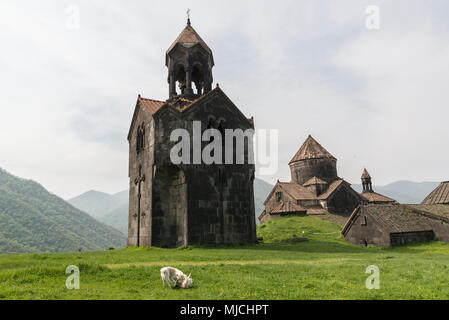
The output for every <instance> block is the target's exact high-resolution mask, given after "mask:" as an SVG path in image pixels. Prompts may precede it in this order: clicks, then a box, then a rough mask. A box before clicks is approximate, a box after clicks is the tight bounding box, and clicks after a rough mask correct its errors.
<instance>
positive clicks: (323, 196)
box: [259, 135, 365, 223]
mask: <svg viewBox="0 0 449 320" xmlns="http://www.w3.org/2000/svg"><path fill="white" fill-rule="evenodd" d="M289 166H290V172H291V180H290V182H281V181H279V180H278V181H277V183H276V185H275V186H274V188H273V190H272V191H271V192H270V194H269V195H268V197H267V198H266V200H265V202H264V205H265V210H264V211H263V212H262V214H261V215H260V216H259V221H260V222H262V223H263V222H265V221H268V220H271V219H275V218H278V217H281V216H286V215H292V214H308V215H318V216H319V215H326V214H335V215H338V216H340V217H347V216H349V215H350V214H351V213H352V212H353V211H354V209H355V208H356V207H357V206H358V205H359V204H361V203H363V202H364V201H365V200H364V198H363V197H362V195H361V194H359V193H358V192H356V191H355V190H354V189H352V187H351V184H350V183H348V182H347V181H345V180H344V179H342V178H339V177H338V174H337V159H336V158H335V157H334V156H333V155H332V154H331V153H329V152H328V151H327V150H326V149H325V148H324V147H323V146H322V145H321V144H319V143H318V142H317V141H316V140H315V139H314V138H313V137H312V136H310V135H309V136H308V137H307V139H306V141H305V142H304V143H303V144H302V146H301V147H300V148H299V150H298V151H297V152H296V154H295V155H294V157H293V158H292V159H291V160H290V162H289Z"/></svg>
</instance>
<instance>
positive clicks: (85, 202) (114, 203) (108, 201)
mask: <svg viewBox="0 0 449 320" xmlns="http://www.w3.org/2000/svg"><path fill="white" fill-rule="evenodd" d="M272 188H273V185H271V184H269V183H268V182H265V181H263V180H261V179H257V178H256V179H255V180H254V205H255V214H256V218H257V217H258V216H259V215H260V214H261V213H262V211H263V210H264V205H263V202H264V201H265V199H266V197H267V196H268V194H269V193H270V191H271V189H272ZM128 196H129V192H128V190H124V191H121V192H119V193H116V194H113V195H111V194H107V193H104V192H99V191H93V190H91V191H88V192H85V193H83V194H81V195H79V196H77V197H75V198H72V199H69V200H67V201H68V202H69V203H71V204H72V205H73V206H74V207H76V208H78V209H80V210H82V211H84V212H87V213H89V214H90V215H91V216H93V217H95V218H97V219H98V220H100V221H101V222H103V223H104V224H107V225H108V226H111V227H113V228H115V229H117V230H120V231H121V232H123V233H124V234H128V208H129V202H128ZM256 223H257V224H258V223H259V220H258V219H256Z"/></svg>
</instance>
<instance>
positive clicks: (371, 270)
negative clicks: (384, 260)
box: [365, 265, 380, 290]
mask: <svg viewBox="0 0 449 320" xmlns="http://www.w3.org/2000/svg"><path fill="white" fill-rule="evenodd" d="M365 273H368V274H370V276H369V277H368V278H366V282H365V285H366V288H367V289H368V290H372V289H376V290H377V289H380V270H379V267H378V266H376V265H370V266H368V267H366V270H365Z"/></svg>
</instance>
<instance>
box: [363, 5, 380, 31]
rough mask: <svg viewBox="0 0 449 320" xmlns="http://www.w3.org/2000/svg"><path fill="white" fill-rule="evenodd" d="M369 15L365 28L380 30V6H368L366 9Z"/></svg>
mask: <svg viewBox="0 0 449 320" xmlns="http://www.w3.org/2000/svg"><path fill="white" fill-rule="evenodd" d="M365 13H366V15H367V17H366V19H365V27H366V28H367V29H368V30H379V29H380V9H379V7H378V6H373V5H371V6H367V7H366V9H365Z"/></svg>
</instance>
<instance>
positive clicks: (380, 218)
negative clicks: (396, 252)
mask: <svg viewBox="0 0 449 320" xmlns="http://www.w3.org/2000/svg"><path fill="white" fill-rule="evenodd" d="M358 214H367V215H369V216H370V217H372V218H373V219H374V220H375V221H376V223H377V224H378V225H379V226H380V227H381V228H382V229H384V230H385V231H386V232H388V233H404V232H419V231H431V230H432V227H431V226H430V225H429V224H428V223H427V221H426V219H425V218H424V217H422V216H421V215H419V214H417V213H416V212H415V211H414V210H413V209H412V208H409V207H407V206H405V205H400V204H369V205H362V206H359V207H358V208H357V209H355V210H354V212H353V213H352V214H351V216H350V217H349V219H348V221H347V222H346V224H345V226H344V227H343V230H342V233H343V234H345V233H346V231H347V230H349V228H350V226H351V225H352V222H353V221H354V220H355V218H356V217H357V215H358Z"/></svg>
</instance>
